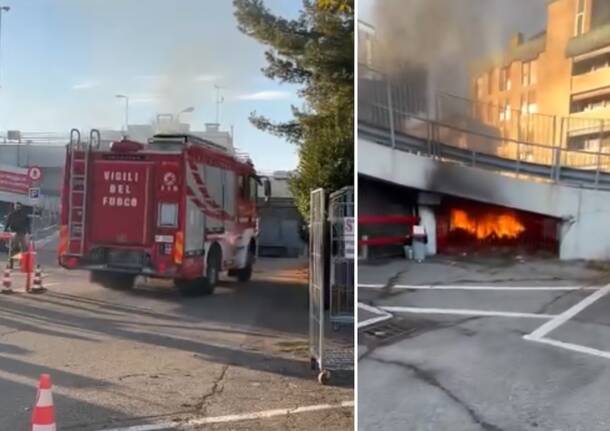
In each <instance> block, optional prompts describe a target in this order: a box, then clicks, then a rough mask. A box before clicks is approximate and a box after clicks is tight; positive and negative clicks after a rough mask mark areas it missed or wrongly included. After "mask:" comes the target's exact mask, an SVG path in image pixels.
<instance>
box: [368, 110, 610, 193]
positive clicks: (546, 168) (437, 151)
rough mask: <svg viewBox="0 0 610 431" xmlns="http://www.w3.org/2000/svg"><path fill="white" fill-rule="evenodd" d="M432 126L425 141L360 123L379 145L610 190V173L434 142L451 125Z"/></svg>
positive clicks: (559, 151)
mask: <svg viewBox="0 0 610 431" xmlns="http://www.w3.org/2000/svg"><path fill="white" fill-rule="evenodd" d="M431 124H432V125H433V127H432V128H431V135H430V137H426V138H423V137H421V136H415V135H410V134H407V133H403V132H396V131H395V132H394V133H393V134H392V133H390V130H389V129H388V128H386V127H382V126H378V125H373V124H370V123H367V122H366V121H362V120H360V121H359V122H358V136H359V137H361V138H364V139H367V140H370V141H372V142H375V143H377V144H379V145H384V146H387V147H391V148H394V149H396V150H399V151H406V152H409V153H413V154H417V155H420V156H426V157H432V158H435V159H438V160H446V161H451V162H458V163H461V164H463V165H466V166H472V167H478V168H484V169H489V170H495V171H502V172H504V173H513V174H514V175H515V176H531V177H536V178H541V179H544V180H546V181H549V182H554V183H562V184H565V185H569V186H575V187H581V188H591V189H599V190H609V191H610V172H607V171H601V170H599V171H598V170H593V171H592V170H585V169H576V168H573V167H568V166H562V165H561V164H541V163H532V162H528V161H524V160H515V159H510V158H505V157H500V156H497V155H491V154H487V153H484V152H479V151H476V150H473V149H468V148H459V147H456V146H453V145H451V144H447V143H444V142H440V141H438V140H436V139H433V138H432V133H435V132H434V131H433V129H435V128H437V127H439V128H440V127H447V126H438V125H434V124H433V123H431ZM436 133H438V132H436ZM552 150H553V152H554V153H555V154H556V155H555V156H554V157H555V159H561V158H562V156H561V150H560V149H558V148H555V149H552Z"/></svg>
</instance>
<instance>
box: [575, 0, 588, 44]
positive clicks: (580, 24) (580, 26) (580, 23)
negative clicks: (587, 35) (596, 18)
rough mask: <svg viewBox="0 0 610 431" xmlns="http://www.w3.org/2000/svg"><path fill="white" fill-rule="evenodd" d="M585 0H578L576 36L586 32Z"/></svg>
mask: <svg viewBox="0 0 610 431" xmlns="http://www.w3.org/2000/svg"><path fill="white" fill-rule="evenodd" d="M585 3H586V2H585V0H578V4H577V8H576V33H575V34H576V36H580V35H581V34H583V33H584V32H585Z"/></svg>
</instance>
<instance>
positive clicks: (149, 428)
mask: <svg viewBox="0 0 610 431" xmlns="http://www.w3.org/2000/svg"><path fill="white" fill-rule="evenodd" d="M347 407H354V402H353V401H343V402H341V403H338V404H318V405H313V406H303V407H296V408H288V409H275V410H265V411H261V412H255V413H244V414H236V415H226V416H215V417H204V418H197V419H191V420H188V421H186V422H166V423H158V424H149V425H136V426H131V427H127V428H112V429H107V428H106V429H103V430H100V431H159V430H166V429H179V428H184V427H185V426H187V427H192V426H198V425H211V424H220V423H231V422H242V421H249V420H256V419H269V418H273V417H278V416H290V415H295V414H301V413H310V412H318V411H322V410H336V409H343V408H347Z"/></svg>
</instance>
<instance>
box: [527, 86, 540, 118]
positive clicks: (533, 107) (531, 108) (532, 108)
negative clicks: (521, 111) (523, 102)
mask: <svg viewBox="0 0 610 431" xmlns="http://www.w3.org/2000/svg"><path fill="white" fill-rule="evenodd" d="M527 112H528V114H536V113H537V112H538V103H537V100H536V92H535V91H530V92H529V94H528V95H527Z"/></svg>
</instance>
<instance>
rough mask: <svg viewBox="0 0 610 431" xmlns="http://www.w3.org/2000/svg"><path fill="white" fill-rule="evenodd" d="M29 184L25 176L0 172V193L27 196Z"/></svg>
mask: <svg viewBox="0 0 610 431" xmlns="http://www.w3.org/2000/svg"><path fill="white" fill-rule="evenodd" d="M30 183H31V180H30V178H29V177H28V175H27V174H18V173H15V172H8V171H1V170H0V191H3V192H10V193H18V194H22V195H27V194H28V190H29V188H30Z"/></svg>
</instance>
